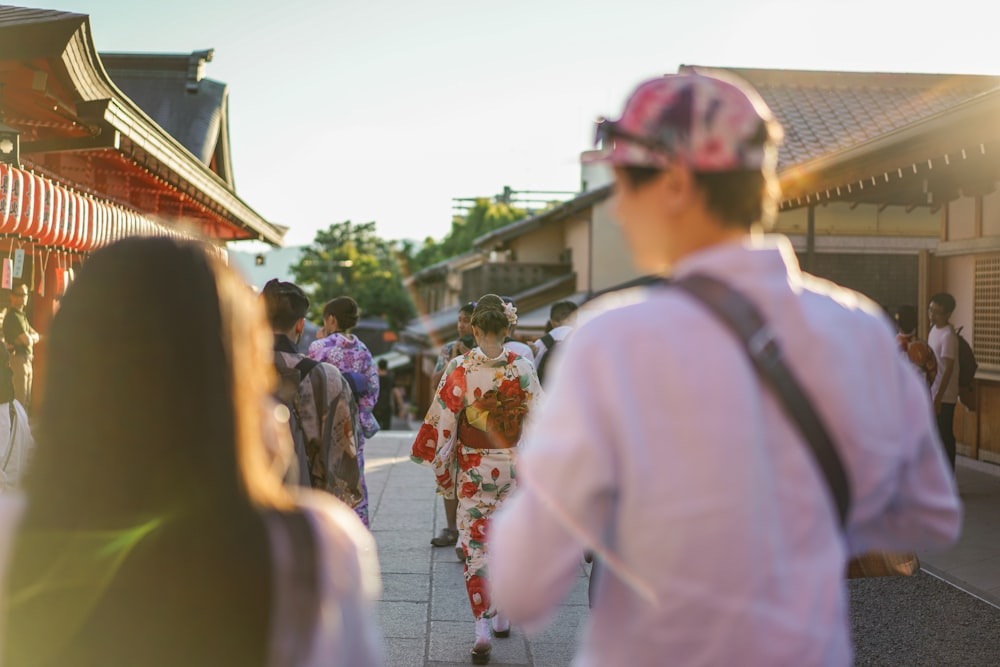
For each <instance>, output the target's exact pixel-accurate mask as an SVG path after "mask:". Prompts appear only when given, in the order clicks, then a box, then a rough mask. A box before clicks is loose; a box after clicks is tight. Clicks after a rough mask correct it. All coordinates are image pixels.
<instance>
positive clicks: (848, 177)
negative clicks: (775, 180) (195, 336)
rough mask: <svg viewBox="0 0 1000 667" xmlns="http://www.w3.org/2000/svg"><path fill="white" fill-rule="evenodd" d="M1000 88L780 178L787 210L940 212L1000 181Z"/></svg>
mask: <svg viewBox="0 0 1000 667" xmlns="http://www.w3.org/2000/svg"><path fill="white" fill-rule="evenodd" d="M998 114H1000V89H998V90H994V91H990V92H987V93H984V94H982V95H979V96H977V97H975V98H972V99H970V100H968V101H966V102H963V103H961V104H958V105H956V106H954V107H952V108H950V109H948V110H946V111H943V112H941V113H939V114H937V115H935V116H932V117H930V118H927V119H924V120H921V121H918V122H915V123H913V124H911V125H907V126H905V127H903V128H901V129H899V130H896V131H894V132H890V133H888V134H885V135H883V136H880V137H878V138H876V139H873V140H871V141H868V142H864V143H862V144H858V145H856V146H852V147H850V148H848V149H846V150H842V151H839V152H836V153H832V154H830V155H826V156H823V157H820V158H816V159H813V160H810V161H808V162H804V163H801V164H796V165H791V166H789V167H787V168H785V169H783V170H782V171H781V172H780V173H779V174H778V177H779V180H780V181H781V189H782V201H781V208H782V210H787V209H793V208H798V207H802V206H810V205H815V204H821V203H825V202H833V201H847V202H851V203H870V204H879V205H900V206H906V207H909V208H914V207H929V208H932V209H936V208H939V207H940V206H941V205H942V204H943V203H944V202H946V201H949V200H951V199H954V198H955V197H957V196H958V193H959V192H963V193H965V194H976V193H982V192H987V191H990V190H991V189H992V187H993V183H994V182H996V180H998V177H1000V124H998V123H997V117H998Z"/></svg>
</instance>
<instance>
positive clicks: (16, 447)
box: [0, 345, 35, 493]
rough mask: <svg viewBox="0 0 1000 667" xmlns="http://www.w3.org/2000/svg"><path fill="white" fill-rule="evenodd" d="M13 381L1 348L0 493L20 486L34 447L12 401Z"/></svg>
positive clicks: (25, 420) (23, 414)
mask: <svg viewBox="0 0 1000 667" xmlns="http://www.w3.org/2000/svg"><path fill="white" fill-rule="evenodd" d="M12 377H13V373H12V372H11V369H10V366H9V365H8V360H7V349H6V348H5V347H4V346H2V345H0V493H2V492H5V491H13V490H15V489H17V488H18V486H20V483H21V478H22V477H23V476H24V473H25V471H26V470H27V467H28V463H29V462H30V460H31V452H32V450H33V449H34V445H35V441H34V438H32V435H31V425H30V424H29V423H28V413H27V412H25V410H24V406H22V405H21V404H20V403H19V402H18V401H17V399H15V398H14V382H13V379H12Z"/></svg>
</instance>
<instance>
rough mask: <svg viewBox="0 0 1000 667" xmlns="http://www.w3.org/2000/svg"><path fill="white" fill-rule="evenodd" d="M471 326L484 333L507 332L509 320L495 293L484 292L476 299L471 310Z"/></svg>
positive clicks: (501, 302)
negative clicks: (474, 305) (474, 307)
mask: <svg viewBox="0 0 1000 667" xmlns="http://www.w3.org/2000/svg"><path fill="white" fill-rule="evenodd" d="M472 326H474V327H478V328H479V329H482V330H483V331H484V332H486V333H492V334H503V333H507V329H508V327H510V322H509V321H508V320H507V315H506V313H505V312H504V302H503V299H501V298H500V297H499V296H497V295H496V294H486V295H484V296H482V297H480V298H479V299H478V300H477V301H476V309H475V310H474V311H473V312H472Z"/></svg>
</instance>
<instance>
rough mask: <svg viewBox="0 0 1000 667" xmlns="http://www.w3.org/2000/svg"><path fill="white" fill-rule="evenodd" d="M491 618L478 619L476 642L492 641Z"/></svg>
mask: <svg viewBox="0 0 1000 667" xmlns="http://www.w3.org/2000/svg"><path fill="white" fill-rule="evenodd" d="M490 636H491V635H490V619H488V618H480V619H477V620H476V643H477V644H479V643H480V642H486V643H487V644H488V643H489V642H490Z"/></svg>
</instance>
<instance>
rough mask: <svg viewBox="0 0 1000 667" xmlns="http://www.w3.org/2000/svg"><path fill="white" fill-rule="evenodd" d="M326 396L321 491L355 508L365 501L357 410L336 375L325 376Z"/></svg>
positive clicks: (339, 375)
mask: <svg viewBox="0 0 1000 667" xmlns="http://www.w3.org/2000/svg"><path fill="white" fill-rule="evenodd" d="M327 392H328V395H329V398H330V403H329V406H328V408H327V413H326V418H325V419H324V420H323V443H324V446H325V448H326V457H325V463H326V470H325V473H326V474H325V484H324V487H325V488H324V490H325V491H328V492H329V493H332V494H333V495H334V496H336V497H337V498H340V499H341V500H343V501H344V502H345V503H347V505H348V506H349V507H354V506H355V505H357V504H358V503H360V502H361V500H362V498H363V497H364V496H363V493H362V490H361V471H360V469H359V468H358V434H359V433H360V425H359V424H358V412H357V410H358V409H357V406H356V404H355V403H354V401H353V400H352V399H351V387H350V385H348V384H347V380H345V379H344V376H343V375H341V374H340V373H339V372H337V373H329V374H328V375H327Z"/></svg>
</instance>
